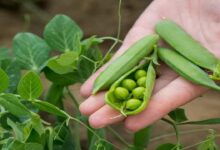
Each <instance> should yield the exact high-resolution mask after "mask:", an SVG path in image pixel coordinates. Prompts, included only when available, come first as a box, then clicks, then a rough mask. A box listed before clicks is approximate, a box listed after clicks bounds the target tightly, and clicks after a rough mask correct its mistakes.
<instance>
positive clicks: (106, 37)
mask: <svg viewBox="0 0 220 150" xmlns="http://www.w3.org/2000/svg"><path fill="white" fill-rule="evenodd" d="M99 39H100V40H112V41H115V42H119V43H122V42H123V41H122V40H120V39H117V38H114V37H111V36H105V37H100V38H99Z"/></svg>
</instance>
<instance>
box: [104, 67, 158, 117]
mask: <svg viewBox="0 0 220 150" xmlns="http://www.w3.org/2000/svg"><path fill="white" fill-rule="evenodd" d="M143 68H144V69H146V68H147V78H146V82H145V91H144V97H143V100H142V101H141V104H139V101H138V100H137V99H136V100H135V101H134V99H132V95H131V96H130V97H129V98H128V99H127V100H129V99H130V100H132V102H130V101H129V103H128V104H127V105H126V101H120V100H117V98H116V97H115V95H114V91H115V89H116V88H117V87H119V86H120V85H121V83H122V81H123V80H125V79H126V78H128V77H131V76H134V73H135V72H136V71H137V70H139V69H143ZM155 79H156V73H155V70H154V68H153V65H152V63H149V64H148V65H147V67H146V66H143V65H138V66H135V67H134V68H133V69H132V70H130V71H129V72H127V73H125V74H124V75H123V76H121V77H120V78H119V79H118V80H117V81H115V82H114V83H113V84H112V86H111V87H110V89H109V90H108V92H107V93H106V94H105V101H106V103H107V104H109V105H110V106H112V107H113V108H115V109H116V110H118V111H120V112H121V113H122V114H123V115H125V116H127V115H135V114H138V113H140V112H141V111H143V110H144V109H145V108H146V106H147V104H148V102H149V100H150V97H151V93H152V90H153V87H154V83H155ZM137 102H138V104H137ZM132 103H134V104H132ZM133 105H134V106H133ZM138 105H139V106H138ZM126 107H127V108H129V109H126ZM131 108H132V109H131ZM134 108H135V109H134Z"/></svg>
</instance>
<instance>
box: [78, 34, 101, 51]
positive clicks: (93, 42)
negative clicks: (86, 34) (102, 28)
mask: <svg viewBox="0 0 220 150" xmlns="http://www.w3.org/2000/svg"><path fill="white" fill-rule="evenodd" d="M102 42H103V40H102V39H99V38H96V36H92V37H90V38H87V39H85V40H83V41H82V42H81V45H82V50H83V51H85V50H87V49H89V48H91V47H93V46H97V45H99V44H101V43H102Z"/></svg>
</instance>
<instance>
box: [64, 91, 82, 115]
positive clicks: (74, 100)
mask: <svg viewBox="0 0 220 150" xmlns="http://www.w3.org/2000/svg"><path fill="white" fill-rule="evenodd" d="M66 90H67V93H68V95H69V96H70V98H71V100H72V101H73V103H74V105H75V106H76V107H77V111H79V103H78V101H77V100H76V98H75V97H74V95H73V94H72V92H71V91H70V89H69V87H66Z"/></svg>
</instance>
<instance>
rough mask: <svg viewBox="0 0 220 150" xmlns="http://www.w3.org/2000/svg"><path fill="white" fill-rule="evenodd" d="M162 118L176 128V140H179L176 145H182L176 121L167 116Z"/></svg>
mask: <svg viewBox="0 0 220 150" xmlns="http://www.w3.org/2000/svg"><path fill="white" fill-rule="evenodd" d="M161 120H163V121H165V122H167V123H169V124H170V125H172V126H173V128H174V130H175V132H176V140H177V144H176V146H177V148H178V147H179V146H180V139H179V130H178V128H177V125H176V124H175V123H174V122H172V121H170V120H168V119H166V118H162V119H161Z"/></svg>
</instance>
